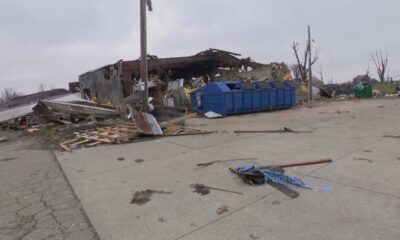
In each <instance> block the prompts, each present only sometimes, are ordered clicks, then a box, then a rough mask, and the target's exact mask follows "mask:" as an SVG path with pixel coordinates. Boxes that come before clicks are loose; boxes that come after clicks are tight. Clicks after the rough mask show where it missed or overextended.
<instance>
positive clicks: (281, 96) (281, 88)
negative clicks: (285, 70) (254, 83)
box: [270, 81, 290, 109]
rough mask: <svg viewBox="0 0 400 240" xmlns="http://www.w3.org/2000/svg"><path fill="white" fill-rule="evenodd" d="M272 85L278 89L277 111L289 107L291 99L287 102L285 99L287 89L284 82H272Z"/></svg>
mask: <svg viewBox="0 0 400 240" xmlns="http://www.w3.org/2000/svg"><path fill="white" fill-rule="evenodd" d="M270 83H271V85H272V86H273V87H274V88H275V89H276V108H277V109H284V108H287V107H288V104H287V102H289V103H290V98H289V99H288V101H287V102H286V101H285V100H286V99H285V97H289V96H286V94H287V92H286V91H287V87H286V85H285V84H284V83H283V82H282V81H270Z"/></svg>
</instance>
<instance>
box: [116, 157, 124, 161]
mask: <svg viewBox="0 0 400 240" xmlns="http://www.w3.org/2000/svg"><path fill="white" fill-rule="evenodd" d="M117 160H118V161H125V158H123V157H119V158H117Z"/></svg>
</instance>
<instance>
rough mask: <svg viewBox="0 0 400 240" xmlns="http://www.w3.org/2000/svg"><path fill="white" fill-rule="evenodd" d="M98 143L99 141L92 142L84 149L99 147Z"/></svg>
mask: <svg viewBox="0 0 400 240" xmlns="http://www.w3.org/2000/svg"><path fill="white" fill-rule="evenodd" d="M100 143H101V142H100V141H96V142H92V143H89V144H86V145H85V147H94V146H97V145H99V144H100Z"/></svg>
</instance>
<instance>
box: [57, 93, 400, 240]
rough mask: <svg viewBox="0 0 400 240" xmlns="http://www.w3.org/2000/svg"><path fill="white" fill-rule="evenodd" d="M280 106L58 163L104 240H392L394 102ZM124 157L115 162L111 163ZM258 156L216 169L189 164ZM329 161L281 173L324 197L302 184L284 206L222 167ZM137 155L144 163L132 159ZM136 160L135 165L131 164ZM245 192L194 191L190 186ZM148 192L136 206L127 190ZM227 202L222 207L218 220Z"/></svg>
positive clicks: (399, 102)
mask: <svg viewBox="0 0 400 240" xmlns="http://www.w3.org/2000/svg"><path fill="white" fill-rule="evenodd" d="M318 104H319V106H315V107H313V108H311V109H309V108H298V109H293V110H287V111H280V112H271V113H258V114H251V115H242V116H233V117H229V118H224V119H216V120H208V119H203V118H195V119H191V120H190V121H189V122H188V126H189V127H193V128H197V129H205V130H218V131H219V133H216V134H212V135H207V136H184V137H169V138H162V139H159V140H154V141H147V142H139V143H133V144H126V145H113V146H101V147H97V148H89V149H80V150H77V151H74V152H73V153H65V152H63V153H58V154H57V157H58V159H59V161H60V163H61V165H62V167H63V169H64V172H65V173H66V175H67V177H68V179H69V181H70V182H71V184H72V186H73V188H74V190H75V192H76V193H77V195H78V197H79V198H80V200H81V202H82V204H83V206H84V209H85V210H86V213H87V214H88V216H89V218H90V220H91V222H92V224H93V225H94V227H95V229H96V230H97V232H98V234H99V235H100V238H101V239H116V240H123V239H238V240H239V239H240V240H243V239H249V240H254V239H304V240H310V239H316V240H317V239H318V240H321V239H393V240H395V239H396V240H397V239H399V236H400V185H399V184H398V182H400V174H399V170H400V148H399V143H400V140H398V139H391V138H383V137H382V136H383V135H385V134H398V135H400V99H382V100H363V101H349V102H333V103H330V102H324V103H318ZM283 127H289V128H292V129H295V130H313V133H309V134H289V133H285V134H265V133H264V134H263V133H260V134H234V133H233V130H239V129H254V130H260V129H281V128H283ZM120 157H122V158H124V159H125V160H124V161H118V160H117V158H120ZM236 158H255V159H256V160H244V161H237V162H227V163H219V164H214V165H212V166H209V167H206V168H203V169H198V167H196V164H197V163H203V162H209V161H213V160H227V159H236ZM321 158H332V159H334V163H332V164H329V165H319V166H308V167H301V168H293V169H289V170H288V174H289V175H294V176H298V177H302V178H303V179H304V180H305V181H307V182H308V183H310V184H312V185H314V186H332V187H333V190H332V191H328V192H317V191H310V190H303V189H298V191H299V192H300V196H299V198H297V199H290V198H288V197H287V196H285V195H283V194H282V193H280V192H277V191H275V190H274V189H273V188H271V187H269V186H249V185H247V184H245V183H243V182H242V181H241V180H240V179H239V178H238V177H236V176H235V175H233V174H232V173H230V172H229V171H228V168H229V167H234V166H238V165H245V164H257V165H266V164H274V163H290V162H296V161H301V160H313V159H321ZM138 159H142V160H144V161H142V162H141V161H138ZM135 160H136V161H135ZM195 183H202V184H205V185H208V186H212V187H217V188H224V189H229V190H233V191H238V192H242V193H243V195H238V194H232V193H226V192H220V191H214V190H211V192H210V194H208V195H204V196H202V195H199V194H197V193H194V192H192V191H193V190H192V188H191V187H190V185H191V184H195ZM146 189H152V190H157V191H171V192H172V194H157V193H155V194H153V196H152V197H151V200H150V201H149V202H147V203H145V204H143V205H136V204H130V201H131V199H132V196H133V193H134V192H136V191H142V190H146ZM221 206H227V208H228V210H229V211H228V212H225V213H223V214H221V215H218V214H217V212H216V211H217V210H218V208H220V207H221Z"/></svg>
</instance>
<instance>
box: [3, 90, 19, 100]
mask: <svg viewBox="0 0 400 240" xmlns="http://www.w3.org/2000/svg"><path fill="white" fill-rule="evenodd" d="M18 96H20V94H19V93H17V91H15V89H13V88H6V89H4V90H3V91H1V93H0V103H8V102H10V101H11V100H12V99H13V98H16V97H18Z"/></svg>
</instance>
